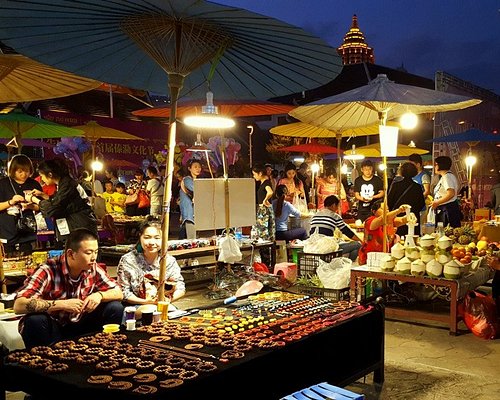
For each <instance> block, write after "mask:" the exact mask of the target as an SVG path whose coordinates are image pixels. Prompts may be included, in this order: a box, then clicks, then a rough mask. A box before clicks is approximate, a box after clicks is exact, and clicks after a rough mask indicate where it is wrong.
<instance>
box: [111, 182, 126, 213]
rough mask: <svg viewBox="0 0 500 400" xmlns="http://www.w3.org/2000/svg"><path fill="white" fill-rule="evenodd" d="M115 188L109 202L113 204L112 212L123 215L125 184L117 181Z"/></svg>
mask: <svg viewBox="0 0 500 400" xmlns="http://www.w3.org/2000/svg"><path fill="white" fill-rule="evenodd" d="M115 188H116V192H114V193H113V195H112V197H111V202H110V203H111V205H112V206H113V212H115V213H116V214H122V215H123V214H125V200H126V199H127V194H126V193H125V185H124V184H123V183H121V182H118V183H117V184H116V186H115ZM106 204H107V203H106Z"/></svg>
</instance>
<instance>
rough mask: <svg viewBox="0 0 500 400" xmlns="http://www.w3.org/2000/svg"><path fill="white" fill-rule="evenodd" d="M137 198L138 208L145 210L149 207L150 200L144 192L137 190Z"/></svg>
mask: <svg viewBox="0 0 500 400" xmlns="http://www.w3.org/2000/svg"><path fill="white" fill-rule="evenodd" d="M137 197H138V199H139V204H138V205H137V207H138V208H147V207H149V206H150V205H151V199H150V198H149V196H148V194H147V193H146V192H145V191H144V190H139V193H138V195H137Z"/></svg>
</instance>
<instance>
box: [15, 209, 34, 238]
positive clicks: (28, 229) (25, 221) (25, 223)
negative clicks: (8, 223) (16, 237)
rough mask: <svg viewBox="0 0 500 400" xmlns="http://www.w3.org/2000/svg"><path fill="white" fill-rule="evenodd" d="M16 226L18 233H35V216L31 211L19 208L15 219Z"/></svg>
mask: <svg viewBox="0 0 500 400" xmlns="http://www.w3.org/2000/svg"><path fill="white" fill-rule="evenodd" d="M16 228H17V231H18V232H19V233H36V231H37V227H36V218H35V214H33V212H25V213H23V212H22V211H21V210H19V216H18V217H17V220H16Z"/></svg>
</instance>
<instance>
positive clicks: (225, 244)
mask: <svg viewBox="0 0 500 400" xmlns="http://www.w3.org/2000/svg"><path fill="white" fill-rule="evenodd" d="M242 258H243V255H242V254H241V250H240V245H239V244H238V242H237V241H236V239H235V238H234V236H232V235H226V236H224V237H223V238H221V239H220V240H219V258H218V261H219V262H223V263H229V264H232V263H235V262H237V261H240V260H241V259H242Z"/></svg>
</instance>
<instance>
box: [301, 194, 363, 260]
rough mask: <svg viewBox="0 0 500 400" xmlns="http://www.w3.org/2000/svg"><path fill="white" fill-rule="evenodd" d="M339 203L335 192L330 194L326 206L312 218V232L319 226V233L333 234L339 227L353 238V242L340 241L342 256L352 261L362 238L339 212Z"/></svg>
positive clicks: (356, 255)
mask: <svg viewBox="0 0 500 400" xmlns="http://www.w3.org/2000/svg"><path fill="white" fill-rule="evenodd" d="M339 204H340V200H339V198H338V197H337V196H335V195H333V194H332V195H330V196H328V197H327V198H326V199H325V202H324V206H325V208H323V209H322V210H319V211H318V212H317V213H316V214H315V215H314V216H313V217H312V219H311V231H310V233H311V234H312V233H313V232H314V231H315V230H316V228H318V233H321V234H322V235H327V236H333V234H334V232H335V228H338V229H339V230H340V231H341V232H342V233H343V234H344V235H346V236H347V237H348V238H349V239H352V241H351V242H344V243H340V249H341V250H342V256H344V257H349V258H350V259H351V260H352V261H355V260H356V258H357V257H358V251H359V248H360V247H361V239H360V238H359V237H358V236H356V234H355V233H354V232H353V231H352V230H351V228H349V226H347V224H346V223H345V222H344V220H343V219H342V217H341V216H340V215H339V214H338V209H339Z"/></svg>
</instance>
